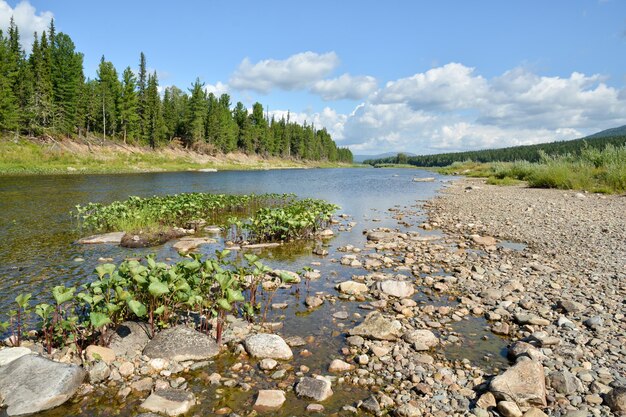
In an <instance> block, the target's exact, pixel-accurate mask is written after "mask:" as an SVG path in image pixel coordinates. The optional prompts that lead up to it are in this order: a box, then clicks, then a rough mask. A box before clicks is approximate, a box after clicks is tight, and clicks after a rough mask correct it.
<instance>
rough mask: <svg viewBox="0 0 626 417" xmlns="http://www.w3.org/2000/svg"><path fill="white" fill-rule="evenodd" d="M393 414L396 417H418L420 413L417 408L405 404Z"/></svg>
mask: <svg viewBox="0 0 626 417" xmlns="http://www.w3.org/2000/svg"><path fill="white" fill-rule="evenodd" d="M394 414H395V415H396V417H420V416H421V415H422V412H421V411H420V409H419V408H417V407H415V406H413V405H411V404H408V403H407V404H402V405H401V406H400V407H398V408H396V410H395V412H394Z"/></svg>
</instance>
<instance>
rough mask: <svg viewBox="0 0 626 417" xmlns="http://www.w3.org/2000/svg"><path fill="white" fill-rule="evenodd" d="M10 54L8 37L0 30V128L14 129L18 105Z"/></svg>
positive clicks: (17, 125)
mask: <svg viewBox="0 0 626 417" xmlns="http://www.w3.org/2000/svg"><path fill="white" fill-rule="evenodd" d="M11 60H12V54H11V51H10V48H9V42H8V39H7V38H5V37H4V35H3V33H2V31H1V30H0V129H1V130H15V129H17V128H18V127H19V124H18V107H17V103H16V100H15V95H14V94H13V85H12V79H11V71H12V61H11Z"/></svg>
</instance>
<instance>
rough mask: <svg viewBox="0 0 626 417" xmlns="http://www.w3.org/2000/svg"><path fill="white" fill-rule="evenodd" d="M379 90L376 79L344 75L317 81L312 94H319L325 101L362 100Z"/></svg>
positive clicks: (312, 88) (365, 76)
mask: <svg viewBox="0 0 626 417" xmlns="http://www.w3.org/2000/svg"><path fill="white" fill-rule="evenodd" d="M377 88H378V83H377V82H376V78H374V77H370V76H367V75H362V76H352V75H350V74H343V75H341V76H340V77H338V78H333V79H330V80H320V81H317V82H316V83H315V84H313V86H312V87H311V92H312V93H315V94H319V95H320V96H321V97H322V98H323V99H324V100H341V99H352V100H360V99H363V98H365V97H367V96H368V95H370V94H371V93H373V92H374V91H375V90H376V89H377Z"/></svg>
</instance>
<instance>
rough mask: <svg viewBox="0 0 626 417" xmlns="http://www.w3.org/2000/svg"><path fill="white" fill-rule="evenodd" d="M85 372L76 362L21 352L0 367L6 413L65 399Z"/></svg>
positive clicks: (34, 410)
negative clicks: (17, 356)
mask: <svg viewBox="0 0 626 417" xmlns="http://www.w3.org/2000/svg"><path fill="white" fill-rule="evenodd" d="M86 376H87V372H85V370H84V369H83V368H82V367H80V366H77V365H69V364H64V363H59V362H53V361H51V360H49V359H46V358H43V357H41V356H38V355H25V356H22V357H20V358H19V359H16V360H14V361H12V362H11V363H9V364H8V365H6V366H3V367H2V368H0V398H2V400H3V403H4V405H5V406H6V410H5V413H6V415H7V416H18V415H23V414H32V413H38V412H40V411H44V410H49V409H51V408H54V407H57V406H59V405H61V404H63V403H64V402H65V401H67V400H69V399H70V398H71V397H72V396H73V395H74V394H75V393H76V391H77V390H78V388H79V387H80V385H81V384H82V383H83V381H84V380H85V377H86Z"/></svg>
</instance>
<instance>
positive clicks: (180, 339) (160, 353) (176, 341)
mask: <svg viewBox="0 0 626 417" xmlns="http://www.w3.org/2000/svg"><path fill="white" fill-rule="evenodd" d="M218 353H220V348H219V346H217V343H215V341H214V340H213V338H211V337H209V336H207V335H206V334H204V333H200V332H199V331H197V330H194V329H190V328H189V327H187V326H185V325H179V326H175V327H172V328H171V329H166V330H163V331H161V332H159V333H157V335H156V336H154V339H152V340H151V341H150V342H148V344H147V345H146V348H145V349H144V350H143V354H144V355H146V356H149V357H151V358H163V359H169V360H174V361H178V362H183V361H190V360H191V361H203V360H207V359H210V358H212V357H214V356H216V355H217V354H218Z"/></svg>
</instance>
